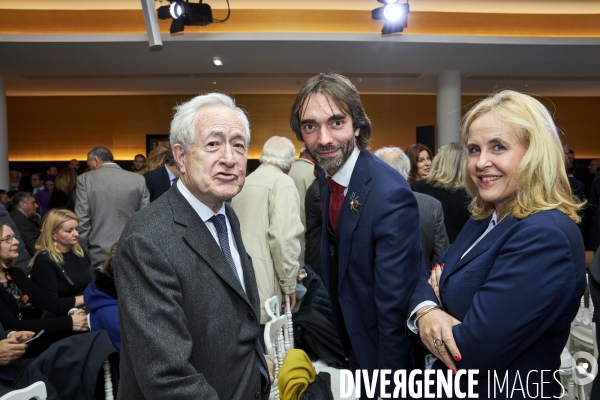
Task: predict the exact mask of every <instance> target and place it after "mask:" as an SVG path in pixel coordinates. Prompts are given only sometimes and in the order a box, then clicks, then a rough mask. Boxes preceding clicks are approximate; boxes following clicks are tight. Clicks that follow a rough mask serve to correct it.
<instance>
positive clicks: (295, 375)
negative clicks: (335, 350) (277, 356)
mask: <svg viewBox="0 0 600 400" xmlns="http://www.w3.org/2000/svg"><path fill="white" fill-rule="evenodd" d="M316 375H317V371H316V370H315V367H313V365H312V363H311V362H310V358H308V356H307V355H306V353H305V352H304V351H303V350H299V349H290V351H288V353H287V354H286V356H285V358H284V359H283V366H282V367H281V369H280V370H279V373H278V374H277V380H278V386H279V397H280V398H281V400H298V399H299V398H300V396H301V395H302V393H304V391H305V390H306V388H307V387H308V385H309V384H311V383H312V382H313V381H314V380H315V376H316Z"/></svg>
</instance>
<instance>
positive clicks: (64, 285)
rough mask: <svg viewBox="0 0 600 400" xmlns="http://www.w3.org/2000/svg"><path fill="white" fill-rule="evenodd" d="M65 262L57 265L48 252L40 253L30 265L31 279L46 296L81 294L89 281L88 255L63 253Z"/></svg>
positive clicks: (55, 297)
mask: <svg viewBox="0 0 600 400" xmlns="http://www.w3.org/2000/svg"><path fill="white" fill-rule="evenodd" d="M63 257H64V260H65V262H64V263H63V264H62V265H59V264H57V263H55V262H54V261H52V259H51V258H50V256H49V255H48V253H46V252H44V253H40V255H38V256H37V258H36V259H35V262H34V263H33V266H32V267H31V280H32V281H33V282H34V283H35V284H36V285H38V286H39V287H40V289H42V290H43V291H44V292H45V293H46V295H47V296H48V297H51V298H53V299H57V298H59V297H61V298H62V297H69V298H72V299H73V302H75V299H74V296H79V295H82V294H83V291H84V290H85V288H86V287H87V285H88V284H89V283H90V282H91V276H90V272H89V268H90V264H91V261H90V256H89V255H88V254H87V253H86V252H84V255H83V257H79V256H78V255H76V254H75V253H73V252H72V251H69V252H68V253H63Z"/></svg>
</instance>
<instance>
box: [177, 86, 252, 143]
mask: <svg viewBox="0 0 600 400" xmlns="http://www.w3.org/2000/svg"><path fill="white" fill-rule="evenodd" d="M214 105H221V106H225V107H227V108H229V109H231V110H232V111H233V112H234V113H236V114H237V116H238V117H239V119H240V122H241V123H242V125H244V131H245V133H246V147H248V144H249V143H250V122H249V121H248V117H247V116H246V113H245V112H244V110H242V109H241V108H239V107H237V106H236V105H235V101H234V100H233V99H232V98H231V97H229V96H227V95H226V94H223V93H208V94H202V95H199V96H196V97H194V98H193V99H191V100H190V101H188V102H186V103H183V104H180V105H178V106H176V107H175V108H174V110H175V116H174V117H173V121H171V135H170V141H171V147H175V145H176V144H179V145H181V147H182V148H183V150H184V151H186V152H187V151H189V149H190V148H191V147H192V144H193V143H194V140H195V138H196V130H195V129H194V117H195V116H196V114H197V113H198V111H200V110H201V109H202V108H204V107H209V106H214Z"/></svg>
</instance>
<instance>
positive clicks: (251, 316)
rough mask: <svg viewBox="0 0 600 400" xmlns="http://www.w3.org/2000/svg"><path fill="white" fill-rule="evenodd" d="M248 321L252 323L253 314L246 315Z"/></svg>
mask: <svg viewBox="0 0 600 400" xmlns="http://www.w3.org/2000/svg"><path fill="white" fill-rule="evenodd" d="M248 319H249V320H250V321H252V320H253V319H254V314H252V313H248Z"/></svg>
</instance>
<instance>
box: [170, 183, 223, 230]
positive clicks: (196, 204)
mask: <svg viewBox="0 0 600 400" xmlns="http://www.w3.org/2000/svg"><path fill="white" fill-rule="evenodd" d="M177 189H179V191H180V192H181V194H182V195H183V197H185V199H186V200H187V202H188V203H190V206H192V208H193V209H194V210H195V211H196V213H198V215H199V216H200V218H201V219H202V221H204V222H206V221H208V220H209V219H210V218H212V216H213V215H215V213H214V211H213V210H211V209H210V207H208V206H207V205H206V204H204V203H202V202H201V201H200V200H198V199H197V198H196V197H195V196H194V195H193V194H192V192H190V191H189V190H188V188H186V187H185V185H184V184H183V182H182V181H181V179H178V180H177ZM217 214H223V215H225V216H227V215H226V214H225V203H223V204H221V208H220V209H219V212H218V213H217Z"/></svg>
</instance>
